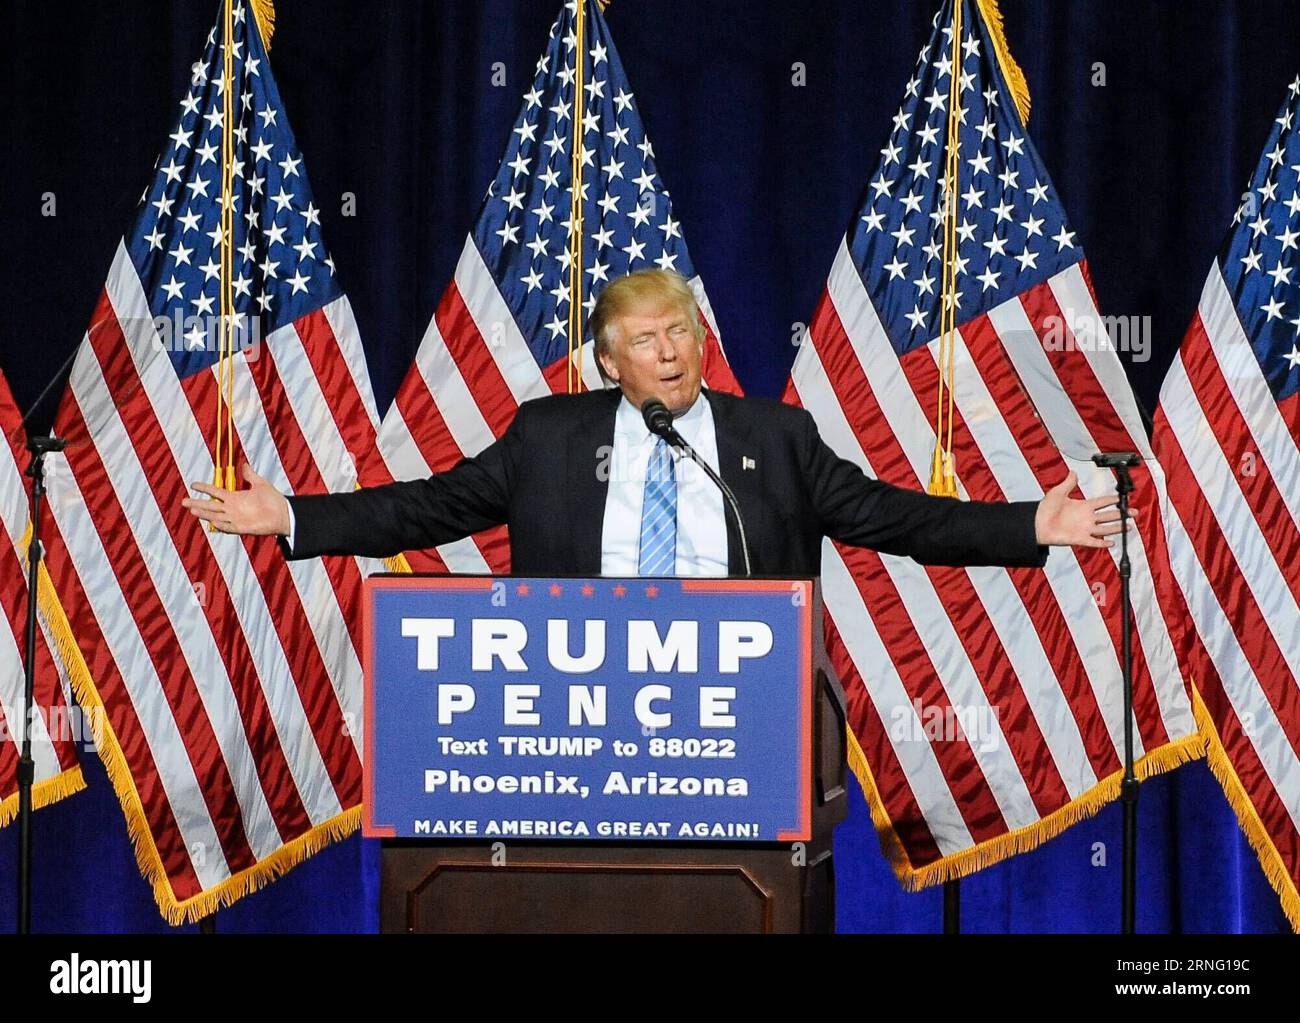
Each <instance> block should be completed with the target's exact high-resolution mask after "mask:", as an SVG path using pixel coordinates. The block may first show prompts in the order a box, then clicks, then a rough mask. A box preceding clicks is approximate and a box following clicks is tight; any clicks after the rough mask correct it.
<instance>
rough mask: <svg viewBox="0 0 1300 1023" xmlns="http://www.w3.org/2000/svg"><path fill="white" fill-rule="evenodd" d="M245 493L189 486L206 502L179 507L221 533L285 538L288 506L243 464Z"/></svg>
mask: <svg viewBox="0 0 1300 1023" xmlns="http://www.w3.org/2000/svg"><path fill="white" fill-rule="evenodd" d="M242 473H243V477H244V482H246V483H247V484H248V489H247V490H222V489H221V488H220V487H214V486H212V485H211V484H210V483H192V484H190V486H191V488H192V489H194V490H197V491H198V492H199V493H201V494H207V495H208V498H206V499H204V498H196V497H187V498H185V500H183V501H182V502H181V504H182V505H183V506H184V507H186V508H188V509H189V510H190V512H191V513H192V514H194V515H197V516H198V517H199V518H201V519H203V521H204V522H211V523H212V524H213V525H214V526H216V528H217V529H219V530H220V531H221V532H223V533H240V534H242V535H245V536H287V535H288V534H289V502H288V500H286V499H285V496H284V495H283V494H282V493H280V491H278V490H276V489H275V487H273V486H271V484H270V483H268V482H267V481H266V480H264V479H263V478H262V477H261V476H259V475H257V473H255V472H253V470H252V467H251V466H249V464H248V463H247V462H245V463H244V465H243V468H242Z"/></svg>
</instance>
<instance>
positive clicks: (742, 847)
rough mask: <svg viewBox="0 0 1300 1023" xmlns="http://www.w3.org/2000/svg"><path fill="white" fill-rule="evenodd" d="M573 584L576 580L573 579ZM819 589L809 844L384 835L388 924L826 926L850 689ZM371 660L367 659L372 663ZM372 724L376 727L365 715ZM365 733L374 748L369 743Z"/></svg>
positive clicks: (483, 928) (842, 809) (416, 929)
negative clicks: (832, 656)
mask: <svg viewBox="0 0 1300 1023" xmlns="http://www.w3.org/2000/svg"><path fill="white" fill-rule="evenodd" d="M571 582H579V581H577V580H571ZM809 591H810V592H811V593H812V600H811V625H812V629H811V635H812V637H813V638H812V642H811V674H812V685H813V701H812V763H811V772H810V776H811V788H812V791H811V793H810V797H811V829H810V836H811V837H810V839H809V840H808V841H806V842H795V843H789V842H782V843H776V842H751V843H742V842H734V843H733V842H727V843H721V842H689V843H684V842H644V841H636V842H633V841H628V842H625V843H617V842H613V841H609V840H603V841H577V842H573V841H570V842H555V841H526V840H520V839H514V838H512V839H510V840H509V841H508V843H506V844H503V843H502V842H501V841H496V842H494V841H493V840H491V839H488V838H480V839H477V840H473V841H448V840H445V839H440V838H439V839H424V838H385V839H383V845H382V853H381V855H382V880H381V890H380V902H381V908H380V925H381V929H382V930H383V931H384V932H385V933H412V934H428V933H502V932H512V933H701V932H702V933H755V934H758V933H828V932H831V931H833V930H834V926H835V876H834V867H833V857H832V851H833V849H832V836H833V833H834V829H835V826H836V825H837V824H839V823H840V822H841V821H842V820H843V819H844V817H845V815H846V812H847V792H846V787H845V762H846V746H845V709H844V695H843V691H842V689H841V688H840V684H839V681H838V679H837V678H836V676H835V673H834V671H833V669H832V667H831V665H830V661H829V658H828V657H827V656H826V654H825V651H824V647H823V643H822V636H823V631H822V615H823V609H822V604H821V594H820V589H819V587H816V586H812V587H810V588H809ZM367 667H368V669H369V665H368V666H367ZM368 728H369V724H368ZM369 742H370V738H369V732H368V734H367V749H368V751H369Z"/></svg>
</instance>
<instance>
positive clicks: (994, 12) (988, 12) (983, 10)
mask: <svg viewBox="0 0 1300 1023" xmlns="http://www.w3.org/2000/svg"><path fill="white" fill-rule="evenodd" d="M977 2H978V4H979V11H980V17H981V18H983V19H984V27H985V28H986V29H988V33H989V39H990V40H991V41H992V43H993V54H994V56H996V57H997V60H998V67H999V68H1000V69H1001V71H1002V77H1003V78H1005V79H1006V82H1007V88H1008V89H1010V90H1011V98H1012V99H1013V100H1015V102H1016V112H1017V113H1018V114H1020V123H1021V124H1022V125H1025V124H1028V123H1029V83H1028V82H1027V81H1025V73H1024V71H1022V70H1021V69H1020V65H1019V64H1017V63H1016V59H1015V58H1014V57H1013V56H1011V50H1010V49H1009V48H1008V47H1007V37H1006V33H1005V32H1003V30H1002V12H1001V11H1000V10H998V0H977Z"/></svg>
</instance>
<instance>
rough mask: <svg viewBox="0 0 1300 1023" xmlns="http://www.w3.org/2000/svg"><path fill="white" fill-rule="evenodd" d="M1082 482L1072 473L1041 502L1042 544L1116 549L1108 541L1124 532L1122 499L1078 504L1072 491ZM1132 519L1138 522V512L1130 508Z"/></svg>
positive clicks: (1037, 516) (1036, 522) (1037, 522)
mask: <svg viewBox="0 0 1300 1023" xmlns="http://www.w3.org/2000/svg"><path fill="white" fill-rule="evenodd" d="M1078 482H1079V477H1078V476H1077V475H1076V474H1075V472H1074V470H1073V469H1072V470H1070V474H1069V475H1068V476H1066V477H1065V479H1063V480H1062V481H1061V482H1060V483H1058V484H1057V485H1056V486H1054V487H1053V488H1052V489H1051V490H1049V491H1048V492H1047V493H1046V494H1044V495H1043V499H1042V500H1041V501H1040V502H1038V511H1037V512H1036V513H1035V515H1034V531H1035V532H1036V533H1037V534H1038V542H1039V543H1040V544H1051V545H1055V546H1064V547H1113V546H1114V545H1115V541H1114V540H1108V539H1106V537H1108V536H1113V535H1115V534H1116V533H1118V532H1120V530H1121V529H1122V528H1123V527H1122V526H1121V525H1120V521H1119V507H1118V504H1119V497H1118V495H1116V494H1110V495H1109V496H1107V497H1094V498H1091V499H1090V500H1086V501H1075V500H1072V499H1071V497H1070V491H1071V490H1073V489H1074V488H1075V485H1076V484H1077V483H1078ZM1128 517H1129V519H1130V520H1132V519H1136V518H1137V512H1136V511H1134V510H1133V509H1132V508H1130V509H1129V513H1128Z"/></svg>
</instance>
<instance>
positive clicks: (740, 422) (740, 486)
mask: <svg viewBox="0 0 1300 1023" xmlns="http://www.w3.org/2000/svg"><path fill="white" fill-rule="evenodd" d="M704 394H705V396H706V397H707V398H708V400H709V407H710V408H712V409H713V430H714V433H715V435H716V437H717V442H718V465H717V470H718V475H719V476H721V477H722V478H723V480H724V481H725V482H726V484H727V486H729V487H730V488H731V491H732V493H734V494H735V495H736V502H737V503H738V504H739V505H740V514H741V515H743V516H745V522H746V524H748V522H749V509H750V508H752V507H753V506H754V501H753V489H752V484H753V482H754V476H755V474H754V473H753V472H752V471H746V470H745V468H744V466H745V464H746V463H745V461H744V460H745V459H746V458H751V459H752V458H753V452H752V451H751V447H752V445H750V444H749V430H748V429H747V427H746V424H745V421H744V418H743V417H742V416H741V415H739V411H740V402H739V401H738V400H736V399H734V398H732V397H731V396H730V395H725V394H715V393H714V392H713V391H710V390H705V391H704ZM723 518H724V519H725V520H726V523H727V573H728V574H729V575H741V574H743V573H744V571H745V557H744V554H743V553H742V551H741V548H740V531H739V530H738V529H737V528H736V520H735V518H734V517H733V516H732V514H731V509H730V508H728V507H727V504H726V498H725V497H724V498H723ZM749 556H750V560H751V562H752V561H754V560H755V558H756V557H757V552H756V551H754V549H753V546H752V544H751V547H750V551H749Z"/></svg>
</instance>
